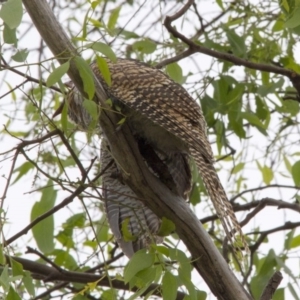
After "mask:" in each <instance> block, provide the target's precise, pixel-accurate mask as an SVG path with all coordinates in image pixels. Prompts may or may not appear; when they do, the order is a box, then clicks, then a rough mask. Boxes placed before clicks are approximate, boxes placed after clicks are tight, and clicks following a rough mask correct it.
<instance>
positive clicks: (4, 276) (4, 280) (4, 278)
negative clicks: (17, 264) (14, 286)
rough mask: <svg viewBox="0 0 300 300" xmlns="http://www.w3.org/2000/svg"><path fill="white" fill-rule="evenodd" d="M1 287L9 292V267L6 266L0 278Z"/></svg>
mask: <svg viewBox="0 0 300 300" xmlns="http://www.w3.org/2000/svg"><path fill="white" fill-rule="evenodd" d="M0 285H1V286H2V287H3V288H4V290H6V291H8V289H9V274H8V265H5V267H4V268H3V271H2V273H1V276H0Z"/></svg>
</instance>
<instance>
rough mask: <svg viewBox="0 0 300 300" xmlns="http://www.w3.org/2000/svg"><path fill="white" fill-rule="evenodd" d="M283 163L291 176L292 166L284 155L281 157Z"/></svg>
mask: <svg viewBox="0 0 300 300" xmlns="http://www.w3.org/2000/svg"><path fill="white" fill-rule="evenodd" d="M283 161H284V164H285V167H286V169H287V170H288V171H289V173H290V174H292V165H291V163H290V161H289V160H288V158H287V157H286V156H285V155H284V156H283Z"/></svg>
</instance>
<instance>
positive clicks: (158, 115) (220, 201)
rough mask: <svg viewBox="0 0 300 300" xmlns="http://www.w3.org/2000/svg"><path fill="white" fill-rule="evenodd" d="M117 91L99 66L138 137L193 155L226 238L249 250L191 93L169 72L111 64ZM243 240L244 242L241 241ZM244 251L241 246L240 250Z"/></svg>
mask: <svg viewBox="0 0 300 300" xmlns="http://www.w3.org/2000/svg"><path fill="white" fill-rule="evenodd" d="M106 61H107V64H108V66H109V70H110V74H111V82H112V84H111V86H108V85H107V84H106V82H105V81H104V79H103V77H102V75H101V72H100V71H99V69H98V67H97V65H96V64H92V68H93V71H94V72H95V74H96V75H97V77H98V78H99V79H100V81H101V83H102V85H103V87H104V89H105V91H106V92H107V94H108V96H109V97H110V98H111V99H112V101H113V103H115V104H117V105H119V106H121V111H122V113H123V114H124V115H125V116H126V118H127V122H128V124H129V125H130V127H131V128H132V130H133V132H137V133H138V134H139V135H140V136H142V137H143V138H145V139H146V140H147V142H148V143H149V144H151V145H152V146H153V148H155V149H162V150H163V151H164V152H165V153H176V152H181V153H188V154H189V155H191V156H192V157H193V159H194V160H195V162H196V164H197V166H198V169H199V171H200V173H201V177H202V179H203V182H204V184H205V186H206V189H207V191H208V194H209V196H210V197H211V200H212V202H213V204H214V207H215V209H216V212H217V215H218V216H219V218H220V220H221V222H222V225H223V227H224V230H225V232H226V236H227V238H228V239H229V241H230V242H231V244H232V245H234V241H235V240H237V241H238V243H237V244H236V245H234V246H235V247H236V246H237V245H238V244H239V243H240V241H241V242H242V244H243V247H244V248H245V250H246V251H248V246H247V242H246V241H245V239H244V236H243V233H242V229H241V227H240V225H239V222H238V221H237V219H236V216H235V214H234V211H233V209H232V206H231V204H230V202H229V201H228V198H227V195H226V193H225V191H224V189H223V186H222V184H221V182H220V179H219V177H218V175H217V173H216V170H215V168H214V166H213V163H214V157H213V153H212V149H211V146H210V144H209V141H208V139H207V136H206V123H205V120H204V117H203V113H202V110H201V108H200V106H199V105H197V104H196V102H195V101H194V99H193V98H192V97H191V96H190V95H189V94H188V93H187V91H186V90H185V89H184V88H183V87H182V86H180V85H179V84H177V83H175V82H174V81H173V80H171V79H170V78H169V77H168V76H167V75H165V74H164V73H163V72H161V71H159V70H157V69H155V68H152V67H150V66H149V65H146V64H144V63H141V62H138V61H135V60H126V59H118V60H117V62H116V63H113V62H111V61H110V60H109V59H107V60H106ZM236 234H238V235H240V240H238V239H237V238H236ZM237 247H239V246H237Z"/></svg>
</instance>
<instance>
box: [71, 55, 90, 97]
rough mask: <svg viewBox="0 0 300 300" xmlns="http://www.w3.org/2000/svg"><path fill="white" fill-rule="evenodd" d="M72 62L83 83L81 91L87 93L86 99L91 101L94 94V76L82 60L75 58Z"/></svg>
mask: <svg viewBox="0 0 300 300" xmlns="http://www.w3.org/2000/svg"><path fill="white" fill-rule="evenodd" d="M74 61H75V64H76V67H77V68H78V71H79V74H80V77H81V79H82V81H83V90H84V91H85V92H86V93H87V95H88V98H89V99H92V98H93V97H94V94H95V83H94V74H93V72H92V70H91V68H90V66H89V65H88V63H87V62H86V61H85V60H84V59H83V58H81V57H79V56H76V57H75V58H74Z"/></svg>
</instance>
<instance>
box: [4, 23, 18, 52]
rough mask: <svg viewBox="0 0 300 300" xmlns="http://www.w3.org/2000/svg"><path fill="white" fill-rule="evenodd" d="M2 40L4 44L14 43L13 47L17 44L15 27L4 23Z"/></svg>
mask: <svg viewBox="0 0 300 300" xmlns="http://www.w3.org/2000/svg"><path fill="white" fill-rule="evenodd" d="M3 40H4V43H6V44H14V45H15V47H16V46H17V43H18V40H17V35H16V28H13V29H11V28H9V26H8V25H7V24H6V23H4V29H3Z"/></svg>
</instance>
